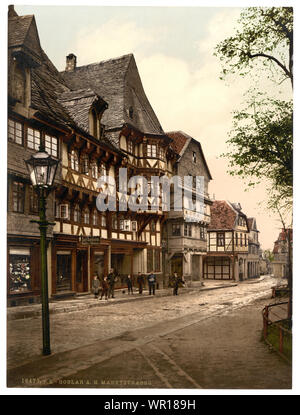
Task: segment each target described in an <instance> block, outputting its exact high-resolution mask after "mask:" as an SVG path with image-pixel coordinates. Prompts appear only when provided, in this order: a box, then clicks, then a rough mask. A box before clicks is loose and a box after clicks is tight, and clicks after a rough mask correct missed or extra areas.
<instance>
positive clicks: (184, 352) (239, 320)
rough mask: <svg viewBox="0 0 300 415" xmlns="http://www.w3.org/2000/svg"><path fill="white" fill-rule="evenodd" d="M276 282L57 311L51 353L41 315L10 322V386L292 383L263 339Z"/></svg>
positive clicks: (250, 385)
mask: <svg viewBox="0 0 300 415" xmlns="http://www.w3.org/2000/svg"><path fill="white" fill-rule="evenodd" d="M275 283H276V281H275V280H274V279H272V278H270V277H267V278H265V279H264V280H262V281H260V282H256V283H254V282H244V283H241V284H239V285H238V286H232V287H229V288H221V289H217V290H211V291H203V292H201V291H200V290H199V289H195V290H192V291H190V292H187V293H185V294H183V290H182V292H181V295H179V296H178V297H173V296H165V297H159V296H157V297H154V298H153V297H152V298H149V299H148V298H147V300H148V301H144V300H143V301H134V300H132V301H130V302H126V303H123V304H121V303H117V302H116V303H114V302H113V300H111V302H110V304H107V305H106V306H105V307H104V306H103V307H94V308H89V309H86V310H82V311H77V312H71V313H60V314H53V315H52V316H51V345H52V355H51V356H48V357H41V319H40V318H27V319H23V320H20V319H18V320H10V321H8V369H10V370H9V374H8V381H9V385H8V386H27V387H33V386H41V383H37V384H33V383H32V382H33V381H32V382H31V383H26V382H27V381H26V380H24V379H27V380H28V379H38V382H45V384H43V385H44V386H52V387H60V386H62V385H63V386H71V387H74V382H75V385H76V386H77V387H78V386H80V387H113V388H114V387H127V388H128V387H129V386H128V384H127V385H126V382H133V383H131V385H133V387H147V386H145V385H147V384H148V387H150V388H197V389H200V388H222V389H223V388H224V389H228V388H245V389H246V388H249V389H253V388H254V389H255V388H266V389H267V388H275V389H276V388H279V389H281V388H290V387H291V367H290V366H288V365H287V364H286V363H285V362H283V361H282V360H281V359H280V358H279V357H278V356H277V355H276V354H275V353H273V352H271V351H270V350H269V349H268V347H267V346H266V345H265V344H264V343H263V342H261V329H262V317H261V310H262V308H263V306H264V305H265V304H268V303H269V302H270V297H271V286H273V285H274V284H275ZM95 301H98V300H95ZM87 379H90V380H92V382H91V384H89V383H86V380H87ZM68 380H69V383H68ZM76 380H77V383H76ZM119 381H122V382H123V383H122V382H121V383H119V384H118V382H119ZM136 381H140V382H142V383H141V384H140V383H136ZM24 382H25V383H24ZM28 382H29V381H28ZM82 382H83V383H84V384H83V383H82ZM93 382H96V386H95V383H93ZM101 382H102V383H101ZM103 382H104V383H103ZM143 382H145V384H143ZM147 382H148V383H147ZM22 383H23V384H22Z"/></svg>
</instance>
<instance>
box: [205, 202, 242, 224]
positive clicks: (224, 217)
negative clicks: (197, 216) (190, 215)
mask: <svg viewBox="0 0 300 415" xmlns="http://www.w3.org/2000/svg"><path fill="white" fill-rule="evenodd" d="M210 215H211V216H210V224H209V226H208V229H224V230H225V229H233V228H234V225H235V219H236V217H237V212H235V211H234V209H233V208H232V207H231V206H230V205H229V204H228V203H227V202H226V201H225V200H215V201H214V202H213V204H212V206H211V207H210Z"/></svg>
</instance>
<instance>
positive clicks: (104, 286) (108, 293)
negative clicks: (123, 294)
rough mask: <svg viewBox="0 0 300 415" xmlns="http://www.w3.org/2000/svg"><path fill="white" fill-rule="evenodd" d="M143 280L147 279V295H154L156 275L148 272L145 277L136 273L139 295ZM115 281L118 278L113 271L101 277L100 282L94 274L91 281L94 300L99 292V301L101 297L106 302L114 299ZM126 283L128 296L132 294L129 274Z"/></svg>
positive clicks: (131, 282) (143, 283)
mask: <svg viewBox="0 0 300 415" xmlns="http://www.w3.org/2000/svg"><path fill="white" fill-rule="evenodd" d="M145 279H147V281H148V287H149V295H151V294H153V295H155V287H156V275H155V274H154V273H153V272H150V273H149V274H147V275H144V274H142V273H141V272H139V273H138V276H137V284H138V289H139V294H142V293H143V288H144V285H145ZM117 281H118V277H117V275H116V274H115V272H114V270H113V269H111V270H110V272H109V274H108V275H107V277H106V276H103V278H101V280H100V279H99V278H98V275H97V274H95V275H94V278H93V281H92V292H93V293H94V296H95V298H98V296H99V293H100V292H101V296H99V300H102V298H103V296H104V297H105V300H108V299H109V298H115V295H114V291H115V283H116V282H117ZM126 283H127V288H128V294H133V278H132V276H131V275H130V274H129V275H128V276H127V278H126Z"/></svg>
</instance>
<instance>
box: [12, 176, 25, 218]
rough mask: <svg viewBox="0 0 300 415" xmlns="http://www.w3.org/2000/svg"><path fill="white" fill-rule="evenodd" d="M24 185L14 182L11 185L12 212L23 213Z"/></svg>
mask: <svg viewBox="0 0 300 415" xmlns="http://www.w3.org/2000/svg"><path fill="white" fill-rule="evenodd" d="M24 200H25V185H24V183H22V182H17V181H14V182H13V184H12V210H13V212H16V213H24Z"/></svg>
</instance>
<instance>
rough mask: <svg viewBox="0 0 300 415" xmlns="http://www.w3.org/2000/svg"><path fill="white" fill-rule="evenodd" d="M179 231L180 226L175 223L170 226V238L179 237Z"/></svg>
mask: <svg viewBox="0 0 300 415" xmlns="http://www.w3.org/2000/svg"><path fill="white" fill-rule="evenodd" d="M180 235H181V230H180V225H179V224H178V223H175V224H173V225H172V236H180Z"/></svg>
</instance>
